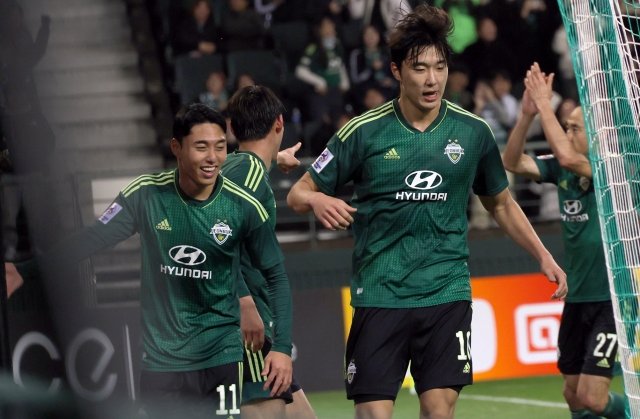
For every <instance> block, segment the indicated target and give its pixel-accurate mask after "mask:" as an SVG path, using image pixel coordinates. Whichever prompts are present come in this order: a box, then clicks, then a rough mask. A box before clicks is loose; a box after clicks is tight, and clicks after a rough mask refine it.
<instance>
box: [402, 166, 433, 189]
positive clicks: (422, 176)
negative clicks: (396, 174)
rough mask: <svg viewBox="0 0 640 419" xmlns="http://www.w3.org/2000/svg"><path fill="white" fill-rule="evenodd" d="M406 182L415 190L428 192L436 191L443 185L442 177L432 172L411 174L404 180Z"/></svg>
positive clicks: (423, 171) (420, 171) (421, 171)
mask: <svg viewBox="0 0 640 419" xmlns="http://www.w3.org/2000/svg"><path fill="white" fill-rule="evenodd" d="M404 182H405V183H406V184H407V186H409V187H410V188H413V189H420V190H427V189H434V188H437V187H438V186H440V184H441V183H442V176H440V174H439V173H436V172H432V171H431V170H419V171H417V172H413V173H411V174H410V175H409V176H407V177H406V178H405V179H404Z"/></svg>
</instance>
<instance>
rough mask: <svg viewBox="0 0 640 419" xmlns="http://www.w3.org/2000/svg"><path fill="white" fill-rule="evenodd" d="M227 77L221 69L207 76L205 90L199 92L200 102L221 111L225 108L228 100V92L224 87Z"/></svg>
mask: <svg viewBox="0 0 640 419" xmlns="http://www.w3.org/2000/svg"><path fill="white" fill-rule="evenodd" d="M226 84H227V77H226V76H225V75H224V73H223V72H221V71H214V72H213V73H211V74H209V77H207V84H206V87H207V90H206V91H204V92H202V93H200V97H199V99H200V103H204V104H205V105H207V106H209V107H210V108H213V109H215V110H217V111H223V110H225V109H226V108H227V102H228V101H229V93H228V92H227V89H226V88H225V86H226Z"/></svg>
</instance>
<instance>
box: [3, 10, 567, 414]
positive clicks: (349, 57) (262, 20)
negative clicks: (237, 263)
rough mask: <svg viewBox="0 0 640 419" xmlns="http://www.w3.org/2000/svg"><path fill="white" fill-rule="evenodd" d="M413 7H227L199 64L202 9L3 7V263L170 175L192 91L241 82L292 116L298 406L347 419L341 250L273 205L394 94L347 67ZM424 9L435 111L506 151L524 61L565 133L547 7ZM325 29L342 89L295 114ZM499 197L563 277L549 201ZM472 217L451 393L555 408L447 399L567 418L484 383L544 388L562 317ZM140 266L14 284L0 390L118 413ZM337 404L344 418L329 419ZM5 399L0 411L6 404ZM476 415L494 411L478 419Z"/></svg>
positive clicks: (478, 407) (109, 266) (521, 188)
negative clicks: (438, 98)
mask: <svg viewBox="0 0 640 419" xmlns="http://www.w3.org/2000/svg"><path fill="white" fill-rule="evenodd" d="M234 2H235V3H236V4H234ZM421 2H423V1H409V2H405V1H401V2H394V1H387V0H380V1H369V0H364V1H361V0H350V1H346V0H344V1H341V0H332V1H326V0H286V1H284V2H282V1H276V2H263V1H261V0H256V1H255V3H251V4H247V5H246V7H248V10H249V11H248V12H247V11H243V12H238V11H237V10H235V9H234V8H235V7H240V8H242V7H244V6H242V5H239V6H238V4H239V3H243V2H242V1H239V0H232V1H231V2H229V3H228V2H226V1H224V0H211V1H210V2H209V14H208V17H207V18H206V19H205V23H206V24H205V25H204V26H203V27H202V28H201V30H200V31H199V32H198V33H197V35H198V36H201V37H202V38H201V39H200V38H198V40H197V41H196V42H195V44H194V43H193V40H192V41H191V48H195V49H192V50H190V49H189V46H188V42H182V41H184V40H185V39H187V38H189V36H193V35H194V34H193V31H191V33H188V32H189V30H190V29H189V28H190V27H191V26H193V22H192V21H190V19H191V20H193V19H192V17H191V16H192V14H191V13H192V11H193V10H194V9H193V8H194V5H200V6H201V3H202V2H194V1H191V0H156V1H153V0H59V1H56V2H49V1H45V0H21V1H18V2H15V1H14V0H2V1H0V8H1V10H2V12H0V20H2V24H0V64H1V65H0V81H1V83H2V95H1V96H0V105H1V106H0V111H1V112H2V115H0V116H1V121H2V123H1V125H0V128H1V129H2V139H3V144H4V146H3V149H4V152H3V155H2V156H3V159H2V163H3V174H2V177H1V181H2V216H3V223H2V224H3V229H2V236H3V244H4V257H5V260H7V261H19V260H24V259H26V258H29V257H31V256H32V255H33V254H34V253H36V252H38V251H41V250H46V249H47V248H48V247H50V246H52V245H53V244H54V243H55V242H56V241H57V239H58V238H59V237H61V236H63V235H65V234H69V233H70V232H72V231H75V230H77V229H78V228H81V227H82V226H83V225H86V224H88V223H91V222H92V221H93V220H94V219H95V217H96V216H97V215H100V214H101V213H102V212H103V210H104V209H105V208H106V207H107V206H108V204H109V203H110V202H111V200H112V199H113V197H115V195H116V194H117V192H118V191H119V190H120V189H122V188H123V187H124V186H125V185H126V184H127V183H128V182H129V181H131V180H132V179H133V178H135V177H136V176H137V175H139V174H141V173H147V172H150V171H160V170H162V169H164V168H167V167H173V165H174V164H175V163H174V161H173V159H172V157H171V156H170V153H169V151H168V142H169V140H170V138H171V123H172V115H173V114H175V112H176V111H177V110H178V109H179V108H180V106H181V105H183V104H185V103H189V102H192V101H204V102H207V101H210V102H209V103H212V104H213V105H214V106H220V105H221V102H223V101H221V100H214V99H215V98H212V96H210V95H209V96H207V94H206V89H207V87H206V81H207V78H208V77H209V75H210V74H211V73H216V74H218V75H217V76H215V77H220V78H221V79H220V80H222V86H223V88H224V90H225V91H226V95H227V96H230V95H231V94H232V93H233V91H234V90H235V89H236V88H237V85H238V81H239V80H238V79H241V77H240V76H241V75H243V74H244V75H248V76H250V77H251V79H253V82H255V83H257V84H264V85H267V86H269V87H271V88H272V89H274V91H276V93H277V94H278V95H279V97H280V98H281V100H282V101H283V103H284V104H285V106H286V108H287V114H286V115H285V121H286V127H285V138H284V140H283V147H288V146H291V145H293V144H295V143H296V142H298V141H301V142H302V143H303V148H302V150H301V152H300V153H299V155H300V156H301V160H302V162H303V167H301V168H300V169H299V170H297V171H294V173H292V174H289V175H283V174H282V173H279V172H278V171H275V172H273V173H272V184H273V187H274V190H275V192H276V199H277V207H278V225H277V233H278V237H279V240H280V241H281V243H282V246H283V250H284V251H285V253H286V257H287V260H286V267H287V272H288V274H289V277H290V280H291V286H292V289H293V291H294V310H295V311H294V344H295V345H296V359H295V362H294V367H295V369H296V375H297V376H298V378H299V379H300V381H301V382H302V383H303V385H304V388H305V389H306V390H307V391H308V392H309V393H310V394H311V396H310V399H311V401H312V403H314V401H315V402H316V403H318V407H317V408H316V410H317V411H318V416H319V417H320V418H329V417H347V416H349V415H350V413H349V412H350V404H348V403H347V402H346V400H343V399H344V398H343V396H342V393H341V391H340V390H341V389H342V369H343V358H342V356H343V349H344V339H345V333H346V331H347V329H348V324H349V316H350V310H349V308H348V295H347V294H345V288H344V287H346V286H348V284H349V273H350V253H351V247H352V240H351V236H350V233H349V232H346V233H333V232H329V231H326V230H324V229H322V227H321V226H320V225H319V223H317V222H316V220H315V219H314V218H313V216H309V217H300V216H298V215H296V214H295V213H293V212H292V211H291V210H289V209H288V207H287V206H286V202H285V198H286V194H287V191H288V189H289V187H290V186H291V185H292V183H293V182H294V181H295V180H296V179H298V178H299V177H300V176H301V174H302V173H303V171H304V169H305V168H306V167H307V166H308V165H309V164H310V162H311V161H313V158H314V156H315V155H317V154H318V152H319V151H320V150H322V148H323V147H324V144H325V143H326V141H327V140H328V138H330V136H331V135H332V133H333V132H335V130H336V129H337V127H339V126H340V125H339V124H341V123H344V122H345V121H346V120H348V118H351V117H353V116H354V115H357V114H359V113H360V112H362V111H364V110H365V109H367V108H370V107H372V106H375V104H376V103H378V102H379V101H380V100H384V99H386V98H389V97H393V95H394V94H395V91H394V90H393V89H394V86H393V85H389V84H388V83H387V82H386V81H384V79H385V75H384V74H382V75H379V77H377V76H375V75H376V74H377V72H376V69H373V70H372V71H371V74H373V76H370V77H369V78H366V77H365V76H366V70H367V69H368V67H367V65H369V66H371V62H369V63H368V64H366V62H367V61H366V60H364V61H365V64H362V59H361V58H359V57H362V56H366V53H365V52H364V50H363V49H362V48H363V46H362V33H363V30H364V28H365V27H366V26H367V25H369V24H370V25H372V26H374V27H376V28H377V30H378V32H379V33H381V34H382V36H381V38H382V39H384V33H385V32H386V31H387V30H388V28H389V27H390V26H389V25H391V26H392V24H393V22H394V19H397V18H398V15H397V14H392V15H389V13H388V11H389V10H392V11H403V10H404V11H406V10H408V9H409V8H411V7H415V6H416V5H417V4H419V3H421ZM427 3H430V4H435V5H437V6H441V7H444V8H446V9H447V10H448V11H449V13H450V14H451V16H452V17H453V19H454V21H455V24H456V32H455V33H454V35H453V37H452V45H453V47H454V50H455V52H456V53H457V54H456V55H455V57H454V62H453V65H452V66H451V68H450V74H451V76H450V85H449V86H448V88H447V97H448V98H449V99H450V100H452V101H455V102H457V103H459V104H460V105H461V106H463V107H465V108H467V109H469V110H470V111H473V112H475V113H477V114H478V115H480V116H482V117H484V118H486V119H487V120H488V121H489V122H490V123H491V124H493V125H492V127H493V128H494V131H495V132H496V134H497V135H496V137H497V141H498V142H499V145H504V141H505V140H506V136H505V135H506V134H507V133H508V130H509V128H510V127H511V126H513V123H515V119H514V115H517V101H518V100H519V98H520V96H521V94H522V91H523V86H522V83H521V79H522V77H523V74H524V69H525V68H526V66H527V65H530V64H531V63H532V62H533V61H538V62H540V63H541V66H542V68H543V69H544V70H545V71H548V72H552V71H553V72H555V73H556V74H557V75H558V77H557V78H556V79H557V83H556V85H555V86H554V87H555V90H556V92H558V93H557V96H556V97H555V98H554V103H555V106H557V108H558V117H559V118H560V119H562V118H563V117H566V115H567V114H568V111H567V110H569V111H570V109H571V106H575V103H576V102H575V101H576V100H577V90H576V88H575V81H574V80H573V77H572V68H571V66H570V65H571V63H570V62H569V71H567V61H566V60H567V55H568V53H569V51H568V46H566V39H563V36H562V34H563V28H562V26H561V18H560V14H559V12H558V7H557V4H556V3H555V1H553V0H547V1H542V0H514V1H509V0H482V1H481V0H446V1H439V0H436V1H427ZM205 8H206V7H205ZM394 13H395V12H394ZM323 17H329V18H330V20H331V21H332V22H333V25H334V26H335V30H336V34H337V37H338V39H339V41H340V43H341V44H342V47H343V49H342V54H343V55H342V63H343V65H344V68H345V70H346V74H347V76H348V77H349V82H350V89H349V90H345V91H340V89H334V90H335V92H334V93H335V97H334V96H331V97H332V98H333V99H335V101H334V102H336V101H337V102H336V103H338V108H339V112H337V113H336V117H333V116H332V115H327V116H328V117H322V116H321V117H320V118H317V114H318V112H316V111H317V109H316V108H315V107H316V106H317V104H318V102H317V101H316V102H314V101H312V100H309V98H310V97H312V96H313V95H314V88H313V87H312V86H311V85H309V84H307V83H305V82H304V81H303V80H302V79H301V78H300V77H298V76H297V74H298V72H297V71H296V70H297V68H298V66H299V64H300V62H301V58H302V57H303V55H304V54H305V51H307V50H308V47H309V45H311V44H313V43H314V42H317V47H318V46H319V45H321V44H322V42H321V40H318V39H316V38H314V31H315V29H316V27H317V25H318V24H319V23H321V20H322V18H323ZM234 19H236V20H234ZM489 21H490V22H489ZM228 22H236V23H237V22H240V23H237V25H241V24H242V25H244V24H246V25H249V26H246V27H247V28H252V30H251V31H249V30H247V33H249V32H251V33H252V34H253V35H252V36H249V37H242V36H240V35H239V34H238V32H237V31H236V32H234V31H233V29H234V26H233V25H229V24H228ZM256 23H257V26H256ZM476 24H477V25H478V32H476ZM190 25H191V26H190ZM251 25H253V26H251ZM242 27H245V26H242ZM207 28H208V29H207ZM182 31H184V32H185V33H184V34H182V35H184V36H181V35H180V34H181V32H182ZM196 32H197V31H196ZM207 36H208V38H207ZM234 36H237V37H238V39H235V40H234V39H233V37H234ZM181 40H182V41H181ZM203 40H204V41H205V42H211V43H214V44H215V45H216V47H215V48H216V50H215V52H214V53H213V54H209V53H207V52H206V51H205V50H206V49H207V48H201V47H200V46H199V45H198V42H200V41H203ZM382 44H384V41H382ZM185 45H187V46H185ZM193 45H195V47H193ZM185 48H186V49H185ZM381 48H382V49H381V50H380V51H381V52H383V51H384V49H383V46H382V47H381ZM382 56H384V54H382ZM569 59H570V58H569ZM380 60H381V61H384V60H383V59H382V58H381V59H380ZM363 66H364V67H363ZM369 70H371V69H369ZM215 77H214V78H215ZM507 82H508V83H507ZM505 83H507V84H506V85H505ZM505 86H506V88H505ZM505 89H506V91H505ZM336 98H337V99H336ZM320 99H322V98H320ZM365 99H366V100H365ZM334 102H332V104H335V103H334ZM542 140H543V137H541V130H540V128H539V127H538V129H537V131H536V129H533V130H532V131H531V132H530V134H529V141H528V143H527V149H528V150H529V152H531V153H534V154H542V153H546V152H548V147H547V146H546V144H545V143H544V141H542ZM232 149H233V145H230V150H232ZM511 183H512V186H511V188H512V192H513V193H514V195H515V196H516V197H517V198H518V201H519V203H520V204H521V206H522V207H523V208H524V210H525V212H526V213H527V215H528V216H529V218H530V219H531V220H532V222H534V227H535V228H536V230H537V231H538V233H539V234H540V235H541V238H542V240H543V242H544V243H545V245H546V246H547V247H548V248H549V249H550V251H551V252H552V253H553V255H554V257H555V258H556V260H558V261H559V262H561V261H562V260H563V246H562V239H561V236H560V234H559V233H560V225H559V222H558V218H559V213H558V211H557V199H556V198H555V190H554V188H553V187H552V188H546V187H545V186H540V185H537V184H531V183H528V182H523V181H521V180H519V179H512V182H511ZM350 194H351V191H350V188H349V186H348V185H347V187H346V188H345V189H344V190H343V191H342V192H341V194H340V195H341V196H342V197H344V198H345V199H347V200H348V199H349V196H350ZM469 219H470V226H471V229H470V232H469V240H470V241H469V247H470V251H471V257H470V259H469V268H470V270H471V273H472V276H473V278H474V279H473V287H474V307H475V310H476V314H475V315H476V317H475V319H476V322H477V324H476V323H474V337H473V340H474V342H475V343H474V347H473V357H474V362H475V367H476V375H475V378H476V380H477V381H480V384H478V385H477V386H474V387H473V389H472V390H469V391H467V390H465V392H464V393H465V394H466V393H467V392H468V393H469V394H470V395H474V394H475V395H476V396H479V397H484V396H487V397H493V398H496V397H506V398H511V399H514V400H515V399H519V398H526V399H531V400H538V401H540V400H541V401H543V402H545V401H546V402H549V403H551V405H553V403H556V405H555V407H554V406H551V405H549V406H545V405H540V406H534V405H530V404H527V403H518V402H517V400H516V401H514V400H511V401H504V400H503V401H500V400H489V399H487V400H481V399H477V398H476V399H462V400H461V401H460V405H459V415H460V417H500V416H499V414H504V415H505V416H504V417H507V416H509V417H513V416H516V415H518V416H520V417H534V416H536V417H539V416H540V415H543V416H544V417H555V416H554V414H555V415H556V416H557V417H560V414H562V415H566V411H564V410H562V408H561V407H559V406H558V404H560V405H562V396H561V380H560V378H559V377H558V376H552V377H548V378H547V377H543V378H534V379H528V380H517V381H507V382H503V381H495V382H492V381H485V380H495V379H505V378H516V377H526V376H539V375H546V374H556V369H555V364H554V360H555V337H556V336H557V330H558V329H557V328H558V324H559V313H560V311H561V303H553V302H550V301H549V300H548V297H549V296H550V295H551V293H552V289H553V287H552V286H551V285H550V284H548V283H546V281H545V280H544V279H543V278H540V277H539V276H537V275H531V274H532V273H534V272H536V271H537V270H538V266H537V265H536V263H535V261H534V260H533V259H532V258H531V257H529V256H528V255H527V254H526V253H525V252H524V251H522V250H521V249H519V248H517V246H515V245H514V244H513V243H512V242H511V241H510V240H508V239H506V238H505V237H504V235H503V234H502V233H501V232H500V231H499V230H498V229H497V228H496V227H495V225H493V224H492V222H491V221H490V220H489V219H488V217H487V214H486V213H485V212H484V211H482V210H481V209H480V208H479V206H478V203H477V201H476V200H474V199H470V206H469ZM398 222H402V221H401V220H398ZM139 269H140V252H139V240H138V239H137V238H136V237H134V238H132V239H131V240H128V241H126V242H124V243H122V244H120V245H118V246H117V247H116V248H114V249H110V250H108V251H105V252H103V253H101V254H99V255H96V256H94V257H93V258H92V259H91V261H90V262H87V263H85V264H83V265H82V266H80V267H79V268H78V269H70V270H69V271H68V272H55V273H49V274H48V275H47V277H46V278H44V279H43V281H42V282H36V283H30V284H25V286H24V287H23V289H21V290H20V291H19V292H18V293H17V294H16V295H15V296H13V297H12V298H11V299H10V300H9V301H8V306H7V307H5V308H4V310H5V311H3V316H2V321H3V325H4V327H3V329H2V337H3V342H4V345H3V347H2V364H3V367H4V369H5V371H7V373H8V374H9V379H8V380H9V381H15V382H17V383H18V384H20V385H22V386H24V387H25V388H27V389H28V390H29V391H28V392H27V394H29V395H34V394H35V395H36V396H35V397H36V400H39V401H41V400H42V399H41V398H38V397H40V396H41V395H42V393H41V392H39V390H36V387H37V386H38V384H30V383H29V378H28V377H36V378H38V379H39V380H40V385H43V386H44V387H45V388H49V390H48V391H50V392H52V393H55V394H59V393H60V392H62V393H65V392H69V393H71V394H75V395H76V396H78V400H80V401H86V400H88V401H90V402H91V403H98V404H105V403H106V404H110V403H112V402H114V403H116V404H122V403H120V402H121V401H122V400H128V402H127V403H125V405H127V406H129V405H131V406H133V403H131V401H134V400H135V399H136V397H137V393H136V389H137V371H138V367H139V362H138V354H139V353H140V341H139V336H140V335H139V324H138V318H139V308H138V302H137V301H138V298H139ZM7 331H8V333H7ZM101 361H104V362H102V363H101ZM34 386H35V387H34ZM58 388H59V389H58ZM326 391H333V392H335V393H324V392H326ZM318 392H319V393H318ZM405 393H406V394H405ZM11 394H13V393H11ZM336 396H337V397H336ZM411 397H415V396H411V395H410V394H409V393H408V390H403V393H402V395H401V398H400V399H399V402H398V408H399V409H401V407H400V406H404V405H407V406H411V409H413V410H407V412H412V413H411V414H410V413H403V412H404V411H403V410H399V411H398V413H397V415H396V416H397V417H405V416H403V415H405V414H406V417H408V416H411V417H413V416H414V413H413V412H415V407H416V406H417V402H416V401H415V400H414V401H413V402H412V401H411ZM338 399H340V400H341V401H342V402H345V403H347V404H344V405H340V403H339V402H337V401H336V400H338ZM19 400H22V399H20V398H17V399H16V398H13V397H8V398H4V401H3V402H4V403H7V402H11V403H20V402H19ZM483 403H487V408H486V412H492V413H486V412H483V411H484V405H483ZM320 406H322V408H320ZM496 406H497V407H496ZM505 406H513V407H514V409H516V410H515V411H511V410H509V409H508V408H507V407H505ZM332 409H334V410H332ZM336 409H345V410H336ZM465 409H467V410H465ZM517 409H522V410H517ZM536 409H541V410H540V411H538V410H536ZM545 409H551V411H552V412H554V413H550V412H551V411H549V410H545ZM554 409H555V410H554ZM464 412H467V413H466V414H465V413H464ZM332 415H333V416H332ZM483 415H486V416H483Z"/></svg>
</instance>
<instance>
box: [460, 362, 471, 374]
mask: <svg viewBox="0 0 640 419" xmlns="http://www.w3.org/2000/svg"><path fill="white" fill-rule="evenodd" d="M462 372H463V373H465V374H468V373H470V372H471V365H469V363H468V362H467V363H466V364H465V366H464V368H463V369H462Z"/></svg>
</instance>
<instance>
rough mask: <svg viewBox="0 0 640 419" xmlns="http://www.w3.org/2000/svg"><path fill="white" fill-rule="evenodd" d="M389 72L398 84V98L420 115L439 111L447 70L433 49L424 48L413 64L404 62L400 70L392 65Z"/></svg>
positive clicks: (445, 63)
mask: <svg viewBox="0 0 640 419" xmlns="http://www.w3.org/2000/svg"><path fill="white" fill-rule="evenodd" d="M391 70H392V71H393V75H394V77H395V78H396V79H397V80H398V81H399V82H400V96H401V97H402V98H403V100H406V101H407V102H408V104H409V105H410V106H412V107H414V108H416V109H417V110H418V111H420V112H421V113H429V112H430V111H432V110H434V109H440V101H441V99H442V94H443V93H444V88H445V87H446V85H447V76H448V75H449V69H448V67H447V62H446V60H445V59H444V57H441V56H440V55H439V54H438V53H437V51H436V49H435V48H434V47H429V48H426V49H425V50H424V51H423V52H422V53H421V54H420V55H419V56H418V58H417V60H416V61H415V62H411V61H408V60H405V61H404V62H403V63H402V68H401V69H400V70H398V67H397V66H396V65H395V64H392V65H391Z"/></svg>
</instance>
